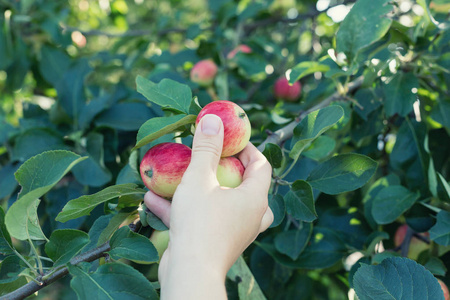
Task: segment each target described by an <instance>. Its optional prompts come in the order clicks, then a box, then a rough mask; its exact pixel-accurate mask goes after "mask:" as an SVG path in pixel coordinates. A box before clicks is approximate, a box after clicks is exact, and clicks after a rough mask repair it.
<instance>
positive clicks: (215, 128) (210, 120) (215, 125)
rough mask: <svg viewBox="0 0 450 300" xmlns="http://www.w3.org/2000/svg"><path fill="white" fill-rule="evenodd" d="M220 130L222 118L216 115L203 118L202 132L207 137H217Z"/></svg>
mask: <svg viewBox="0 0 450 300" xmlns="http://www.w3.org/2000/svg"><path fill="white" fill-rule="evenodd" d="M219 129H220V118H219V117H217V116H215V115H205V116H204V117H203V118H202V132H203V134H206V135H216V134H218V133H219Z"/></svg>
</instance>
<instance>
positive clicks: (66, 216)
mask: <svg viewBox="0 0 450 300" xmlns="http://www.w3.org/2000/svg"><path fill="white" fill-rule="evenodd" d="M145 193H146V191H145V190H144V189H141V188H139V187H138V186H137V185H135V184H133V183H125V184H120V185H114V186H110V187H107V188H105V189H103V190H101V191H100V192H98V193H95V194H92V195H85V196H81V197H79V198H77V199H73V200H70V201H69V202H68V203H67V204H66V205H65V206H64V208H63V210H62V212H60V213H59V214H58V216H57V217H56V221H59V222H63V223H64V222H67V221H69V220H72V219H76V218H79V217H81V216H86V215H89V213H90V212H91V211H92V210H93V209H94V208H95V207H96V206H97V205H99V204H101V203H104V202H106V201H108V200H111V199H114V198H117V197H120V196H123V195H131V194H145Z"/></svg>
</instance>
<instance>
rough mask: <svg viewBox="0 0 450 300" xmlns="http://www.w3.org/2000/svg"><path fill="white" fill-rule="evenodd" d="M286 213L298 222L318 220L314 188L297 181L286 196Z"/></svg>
mask: <svg viewBox="0 0 450 300" xmlns="http://www.w3.org/2000/svg"><path fill="white" fill-rule="evenodd" d="M284 200H285V202H286V211H287V212H288V214H290V215H292V217H294V218H295V219H297V220H301V221H305V222H312V221H314V220H315V219H317V213H316V209H315V207H314V197H313V193H312V188H311V186H310V185H309V183H307V182H306V181H304V180H297V181H295V182H294V183H293V184H292V187H291V190H290V191H289V192H287V194H286V195H285V196H284Z"/></svg>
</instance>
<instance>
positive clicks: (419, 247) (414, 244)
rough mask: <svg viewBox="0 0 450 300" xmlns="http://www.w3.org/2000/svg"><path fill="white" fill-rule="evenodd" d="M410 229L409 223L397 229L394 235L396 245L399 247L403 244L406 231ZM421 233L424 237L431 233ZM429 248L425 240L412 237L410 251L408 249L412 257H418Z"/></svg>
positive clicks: (409, 255)
mask: <svg viewBox="0 0 450 300" xmlns="http://www.w3.org/2000/svg"><path fill="white" fill-rule="evenodd" d="M407 231H408V225H407V224H403V225H402V226H400V227H399V228H397V231H396V232H395V236H394V243H395V246H396V247H398V246H400V245H401V244H402V242H403V240H404V239H405V235H406V232H407ZM420 235H422V236H424V237H429V235H430V234H429V233H428V232H425V233H421V234H420ZM428 248H429V245H428V244H427V243H425V242H424V241H421V240H419V239H418V238H416V237H412V238H411V243H410V244H409V251H408V257H409V258H411V259H417V258H418V257H419V254H420V253H421V252H422V251H424V250H427V249H428Z"/></svg>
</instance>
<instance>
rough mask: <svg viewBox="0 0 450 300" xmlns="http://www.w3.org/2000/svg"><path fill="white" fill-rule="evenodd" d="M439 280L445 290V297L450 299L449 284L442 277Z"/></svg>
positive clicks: (446, 299)
mask: <svg viewBox="0 0 450 300" xmlns="http://www.w3.org/2000/svg"><path fill="white" fill-rule="evenodd" d="M437 281H438V282H439V284H440V285H441V289H442V291H443V292H444V299H445V300H450V292H449V291H448V287H447V285H446V284H445V283H444V282H443V281H442V280H440V279H438V280H437Z"/></svg>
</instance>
